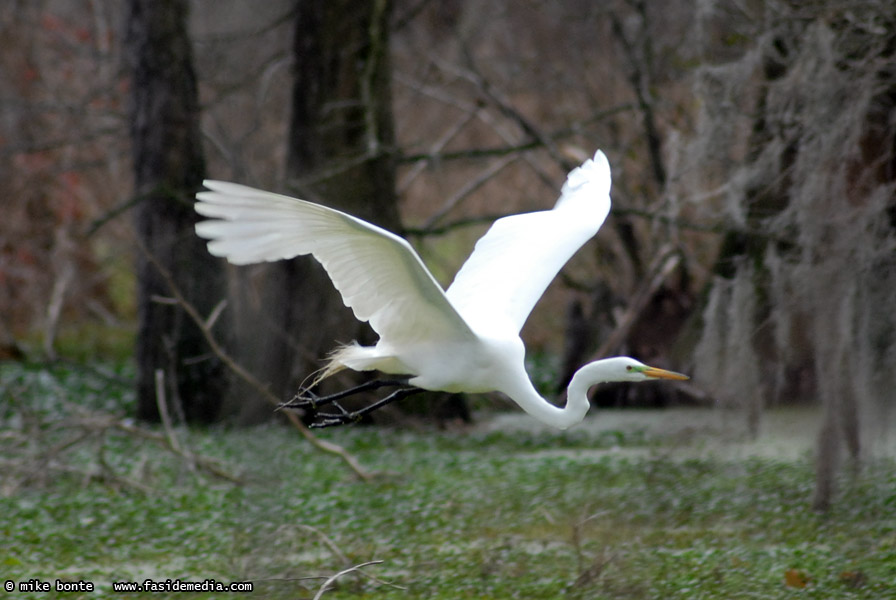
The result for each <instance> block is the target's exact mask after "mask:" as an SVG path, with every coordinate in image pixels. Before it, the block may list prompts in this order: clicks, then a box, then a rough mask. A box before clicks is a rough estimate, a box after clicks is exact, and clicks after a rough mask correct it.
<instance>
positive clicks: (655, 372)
mask: <svg viewBox="0 0 896 600" xmlns="http://www.w3.org/2000/svg"><path fill="white" fill-rule="evenodd" d="M642 373H644V374H645V375H647V376H648V377H650V378H651V379H677V380H679V381H683V380H685V379H690V377H688V376H687V375H682V374H681V373H676V372H675V371H667V370H666V369H658V368H656V367H647V368H646V369H644V370H643V371H642Z"/></svg>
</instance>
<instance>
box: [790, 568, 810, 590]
mask: <svg viewBox="0 0 896 600" xmlns="http://www.w3.org/2000/svg"><path fill="white" fill-rule="evenodd" d="M810 581H811V578H810V577H809V574H808V573H806V572H805V571H804V570H802V569H787V570H786V571H784V585H786V586H787V587H795V588H804V587H806V585H808V584H809V582H810Z"/></svg>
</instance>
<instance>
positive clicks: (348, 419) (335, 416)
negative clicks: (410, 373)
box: [310, 386, 423, 428]
mask: <svg viewBox="0 0 896 600" xmlns="http://www.w3.org/2000/svg"><path fill="white" fill-rule="evenodd" d="M377 387H380V386H377ZM422 391H423V389H422V388H418V387H405V388H399V389H397V390H395V391H394V392H392V393H391V394H389V395H388V396H386V397H385V398H383V399H381V400H377V401H376V402H374V403H373V404H371V405H370V406H365V407H364V408H362V409H359V410H355V411H352V412H349V411H347V410H345V409H344V408H342V407H341V406H339V404H337V403H336V402H332V401H331V403H332V404H333V406H334V407H335V408H336V409H337V410H338V411H339V412H338V413H316V414H315V415H314V417H315V420H314V422H313V423H312V424H311V425H310V427H312V428H321V427H334V426H336V425H346V424H348V423H357V422H358V421H360V420H361V418H362V417H364V415H368V414H370V413H372V412H373V411H375V410H378V409H380V408H382V407H384V406H386V405H387V404H390V403H392V402H395V401H396V400H401V399H402V398H407V397H408V396H413V395H414V394H419V393H420V392H422ZM327 398H329V396H327Z"/></svg>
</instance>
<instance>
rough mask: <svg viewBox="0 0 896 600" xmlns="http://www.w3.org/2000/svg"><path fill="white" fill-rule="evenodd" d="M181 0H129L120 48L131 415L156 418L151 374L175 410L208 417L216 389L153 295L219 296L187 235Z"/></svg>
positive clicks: (210, 367)
mask: <svg viewBox="0 0 896 600" xmlns="http://www.w3.org/2000/svg"><path fill="white" fill-rule="evenodd" d="M186 21H187V1H186V0H129V2H128V9H127V19H126V26H127V33H126V49H127V54H128V57H129V60H130V65H131V69H132V73H133V80H132V86H133V96H132V98H133V104H132V106H131V137H132V140H133V145H134V178H135V193H136V196H137V198H138V200H139V202H138V204H137V210H136V217H135V223H136V229H137V236H138V243H139V244H140V246H141V250H142V251H141V252H139V253H138V256H137V278H138V284H137V285H138V290H137V306H138V321H139V325H138V327H139V329H138V332H137V349H136V353H137V417H138V418H140V419H145V420H158V419H159V411H158V407H157V404H156V392H155V373H156V371H157V370H162V372H163V373H164V374H165V386H166V390H165V392H166V394H165V395H166V397H167V398H168V399H169V401H170V402H172V403H173V404H174V407H173V408H174V411H175V414H177V412H178V411H181V410H182V413H183V416H184V417H185V418H186V419H187V420H188V421H191V422H200V423H208V422H211V421H212V420H214V419H215V418H216V416H217V414H218V411H219V408H220V404H221V398H222V391H223V389H224V386H225V379H224V376H223V373H224V372H223V369H222V366H221V364H220V362H219V361H218V360H217V359H216V358H214V357H213V356H212V355H211V354H210V353H209V351H208V348H207V346H206V344H205V341H204V340H203V337H202V334H201V332H200V331H199V329H198V328H197V327H196V326H195V325H194V324H193V323H192V322H191V321H190V319H189V318H188V317H187V315H186V314H185V313H184V312H183V310H182V309H181V308H180V307H179V306H177V305H176V304H172V303H165V302H159V299H160V298H164V297H169V296H170V290H169V289H168V286H167V284H166V282H165V280H164V278H163V277H162V276H161V274H160V272H159V267H161V268H163V269H165V270H166V271H167V272H168V273H170V275H171V277H172V278H173V281H174V283H175V284H176V285H177V286H178V288H179V289H180V291H181V293H182V294H183V295H184V297H185V298H186V299H187V300H188V301H189V302H191V303H192V304H193V305H194V306H196V307H197V308H198V309H199V310H200V312H202V313H204V314H208V313H209V312H210V311H211V309H212V308H213V306H214V305H215V304H216V303H217V302H218V301H219V300H220V299H221V298H223V297H224V294H225V289H226V288H225V282H224V272H223V270H222V269H221V268H220V265H218V264H217V261H216V259H213V258H212V257H211V256H210V255H209V254H208V252H207V251H206V249H205V245H204V244H203V243H202V242H201V241H200V240H199V238H198V237H196V235H195V233H194V231H193V225H194V223H195V221H196V213H195V211H194V210H193V194H194V193H195V191H196V190H197V189H198V188H199V186H200V184H201V182H202V178H203V176H204V173H205V161H204V158H203V154H202V146H201V139H200V134H199V105H198V98H197V90H196V76H195V73H194V72H193V65H192V53H191V48H190V41H189V38H188V35H187V29H186Z"/></svg>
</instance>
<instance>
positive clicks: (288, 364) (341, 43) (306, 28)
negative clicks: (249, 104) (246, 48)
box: [240, 0, 401, 422]
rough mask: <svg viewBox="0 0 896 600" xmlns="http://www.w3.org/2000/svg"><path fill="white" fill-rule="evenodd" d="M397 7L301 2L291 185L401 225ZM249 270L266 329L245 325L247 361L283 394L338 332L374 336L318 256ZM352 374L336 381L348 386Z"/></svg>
mask: <svg viewBox="0 0 896 600" xmlns="http://www.w3.org/2000/svg"><path fill="white" fill-rule="evenodd" d="M390 9H391V3H390V2H389V1H387V0H375V1H372V2H360V3H359V2H352V1H350V0H335V1H334V0H302V1H300V2H297V4H296V28H295V38H294V60H295V81H294V84H293V86H294V87H293V94H292V120H291V123H290V131H289V154H288V158H287V174H288V182H287V186H286V187H287V190H286V191H287V193H290V194H292V195H295V196H298V197H300V198H305V199H308V200H312V201H315V202H319V203H321V204H326V205H328V206H332V207H334V208H338V209H340V210H344V211H346V212H348V213H350V214H353V215H356V216H358V217H360V218H362V219H365V220H368V221H371V222H374V223H377V224H378V225H380V226H382V227H385V228H386V229H389V230H390V231H396V232H399V231H401V222H400V218H399V215H398V206H397V202H396V196H395V161H394V154H393V152H394V132H393V123H392V107H391V93H390V83H389V72H390V61H389V14H390ZM242 275H243V276H247V277H251V278H252V279H251V280H250V281H247V283H251V284H253V285H252V286H251V287H250V286H249V285H244V286H240V289H241V293H242V294H245V295H247V296H248V297H247V298H246V299H245V301H244V302H241V304H242V305H245V306H247V307H248V308H249V310H252V311H258V312H257V313H256V315H255V317H254V318H252V317H250V319H251V321H252V322H253V323H254V325H253V326H252V327H254V328H255V331H256V332H257V331H258V328H259V327H260V328H261V329H262V330H263V332H262V333H261V335H257V334H256V335H255V336H252V335H251V334H250V333H249V332H248V331H245V333H247V334H249V339H247V344H246V347H244V348H243V355H244V360H245V361H247V362H248V364H250V366H251V368H252V369H253V371H254V372H255V373H257V374H258V376H259V378H260V379H261V380H262V381H264V382H266V383H268V384H269V385H270V386H271V389H272V390H273V391H274V393H276V394H277V395H279V396H281V397H283V398H284V399H285V398H288V397H290V396H291V395H292V394H294V393H295V392H296V391H297V389H298V387H299V386H300V385H301V383H302V381H303V380H304V379H305V378H306V377H307V376H308V375H309V373H312V372H314V371H315V370H317V369H318V368H320V366H321V364H322V361H323V359H324V358H325V357H326V355H327V354H328V353H329V352H330V351H331V350H332V349H333V347H334V346H335V345H336V343H337V341H342V342H349V341H351V340H352V339H353V338H354V339H359V340H361V341H365V342H370V341H371V340H372V339H375V338H373V337H372V334H371V333H370V331H369V329H367V328H365V327H363V326H361V325H360V324H359V323H358V322H357V321H356V320H355V319H354V317H353V315H352V314H351V312H350V311H349V310H348V309H347V308H345V306H344V305H343V303H342V300H341V298H340V297H339V294H338V293H337V292H336V290H335V289H334V288H333V285H332V283H330V280H329V278H328V277H327V275H326V273H325V272H324V271H323V269H322V268H321V267H320V266H319V265H318V264H317V263H316V262H315V261H314V260H313V259H311V258H310V257H299V258H296V259H293V260H290V261H284V262H278V263H275V264H273V265H269V266H265V267H263V268H261V269H255V270H249V271H248V272H243V273H242ZM253 288H254V289H253ZM251 296H255V298H256V300H255V301H254V302H253V299H252V297H251ZM252 304H255V306H254V307H253V306H252ZM244 320H245V319H244ZM259 323H260V325H259ZM243 329H245V328H243ZM253 337H254V339H251V338H253ZM241 339H243V338H242V336H241ZM347 375H348V374H344V375H342V376H340V381H338V382H329V384H330V385H335V384H337V383H338V384H342V385H344V384H346V383H348V382H347V380H346V376H347ZM240 412H241V416H240V420H241V421H243V422H252V421H257V420H260V419H263V418H267V417H268V416H269V415H270V407H268V406H266V405H261V404H259V403H246V402H244V401H243V402H242V405H241V407H240Z"/></svg>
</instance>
